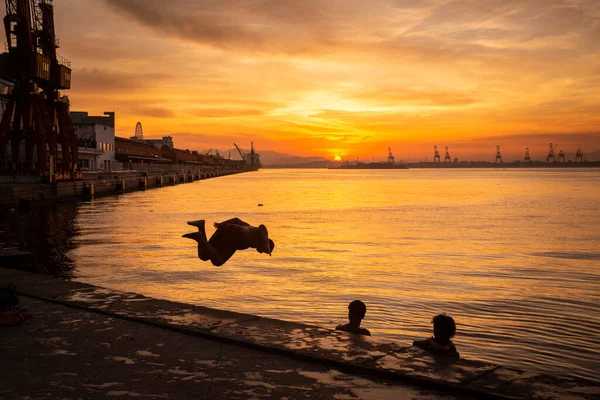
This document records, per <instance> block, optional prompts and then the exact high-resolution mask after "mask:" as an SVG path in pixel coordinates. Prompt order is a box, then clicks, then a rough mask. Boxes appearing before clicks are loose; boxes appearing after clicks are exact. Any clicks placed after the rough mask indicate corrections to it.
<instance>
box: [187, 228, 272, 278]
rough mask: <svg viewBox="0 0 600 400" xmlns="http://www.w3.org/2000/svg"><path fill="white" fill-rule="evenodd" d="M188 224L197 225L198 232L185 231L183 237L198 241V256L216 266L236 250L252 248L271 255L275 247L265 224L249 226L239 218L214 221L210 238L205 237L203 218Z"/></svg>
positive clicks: (221, 263) (223, 262)
mask: <svg viewBox="0 0 600 400" xmlns="http://www.w3.org/2000/svg"><path fill="white" fill-rule="evenodd" d="M188 225H192V226H195V227H197V228H198V232H194V233H186V234H185V235H183V237H184V238H188V239H193V240H195V241H196V242H198V258H200V259H201V260H202V261H208V260H210V261H211V262H212V263H213V265H215V266H217V267H220V266H221V265H223V264H225V262H226V261H227V260H229V259H230V258H231V256H232V255H233V254H234V253H235V252H236V251H237V250H246V249H249V248H253V249H256V251H258V252H259V253H266V254H268V255H271V252H272V251H273V249H274V248H275V243H273V241H272V240H271V239H269V232H268V231H267V227H266V226H264V225H259V226H258V227H255V226H251V225H250V224H248V223H246V222H244V221H242V220H241V219H239V218H232V219H228V220H227V221H223V222H215V223H214V226H215V228H217V230H216V231H215V233H213V235H212V236H211V238H210V240H208V239H207V238H206V231H205V229H204V226H205V222H204V220H203V219H201V220H198V221H188Z"/></svg>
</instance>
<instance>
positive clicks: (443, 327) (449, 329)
mask: <svg viewBox="0 0 600 400" xmlns="http://www.w3.org/2000/svg"><path fill="white" fill-rule="evenodd" d="M432 322H433V337H432V338H429V339H425V340H415V341H414V342H413V346H417V347H419V348H421V349H423V350H427V351H429V352H431V353H435V354H440V355H444V356H450V357H456V358H458V357H459V354H458V351H456V346H454V343H452V340H451V339H452V338H453V337H454V336H455V335H456V324H455V323H454V319H453V318H452V317H451V316H449V315H446V314H440V315H436V316H435V317H433V321H432Z"/></svg>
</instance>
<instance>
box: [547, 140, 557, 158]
mask: <svg viewBox="0 0 600 400" xmlns="http://www.w3.org/2000/svg"><path fill="white" fill-rule="evenodd" d="M557 147H558V144H552V143H550V148H549V150H548V155H547V156H546V162H548V163H549V162H552V163H553V162H554V150H556V148H557Z"/></svg>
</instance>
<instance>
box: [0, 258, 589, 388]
mask: <svg viewBox="0 0 600 400" xmlns="http://www.w3.org/2000/svg"><path fill="white" fill-rule="evenodd" d="M9 283H12V284H14V285H16V287H17V290H18V292H19V293H20V294H21V295H24V296H29V297H31V298H35V299H39V300H43V301H47V302H53V303H56V304H61V305H64V306H68V307H71V308H73V309H79V310H83V311H85V312H90V313H97V314H103V315H107V316H110V317H113V318H118V319H123V320H127V321H132V322H136V323H139V324H145V325H152V326H156V327H161V328H165V329H169V330H173V331H177V332H183V333H186V334H189V335H195V336H199V337H203V338H209V339H211V340H218V341H222V342H225V343H235V344H236V345H240V346H245V347H249V348H253V349H257V350H260V351H262V352H266V353H269V352H270V353H277V354H282V355H285V356H287V357H292V358H294V359H300V360H303V361H308V362H312V363H316V364H321V365H327V366H332V367H335V368H337V369H339V370H341V371H345V372H350V373H359V374H366V375H371V376H378V377H380V378H383V379H385V380H388V381H390V382H392V381H402V382H408V383H412V384H416V385H419V386H421V387H424V388H429V389H431V388H437V389H440V390H444V391H447V392H452V393H456V394H459V395H466V396H469V397H477V398H483V399H567V398H568V399H572V400H590V399H597V398H598V396H600V386H599V385H598V384H597V383H595V382H591V381H587V380H583V379H576V378H569V377H555V376H550V375H544V374H537V373H533V372H525V371H521V370H517V369H513V368H509V367H503V366H500V365H494V364H489V363H485V362H481V361H476V360H467V359H452V358H450V359H448V358H444V357H435V356H432V355H431V354H430V353H427V352H425V351H423V350H420V349H418V348H415V347H412V346H411V345H410V344H409V343H402V342H395V341H390V340H382V339H379V338H377V337H365V336H359V335H352V334H348V333H346V332H339V331H333V330H331V329H325V328H322V327H318V326H311V325H305V324H300V323H295V322H287V321H281V320H276V319H270V318H262V317H258V316H255V315H249V314H241V313H235V312H230V311H223V310H216V309H212V308H207V307H200V306H194V305H190V304H183V303H176V302H171V301H165V300H156V299H152V298H148V297H145V296H143V295H139V294H135V293H124V292H119V291H114V290H110V289H104V288H100V287H96V286H92V285H88V284H83V283H78V282H71V281H63V280H59V279H55V278H51V277H47V276H42V275H35V274H29V273H25V272H21V271H16V270H9V269H2V268H0V287H2V286H6V285H7V284H9ZM145 340H146V341H147V343H146V344H150V342H152V341H153V340H159V339H153V338H150V337H149V338H147V339H145ZM157 343H160V342H157ZM157 346H158V345H157Z"/></svg>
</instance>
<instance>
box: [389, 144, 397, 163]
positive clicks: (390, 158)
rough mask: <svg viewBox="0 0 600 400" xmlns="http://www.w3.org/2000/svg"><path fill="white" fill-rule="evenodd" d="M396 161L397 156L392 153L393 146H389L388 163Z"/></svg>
mask: <svg viewBox="0 0 600 400" xmlns="http://www.w3.org/2000/svg"><path fill="white" fill-rule="evenodd" d="M395 162H396V158H395V157H394V155H393V154H392V148H391V147H388V164H394V163H395Z"/></svg>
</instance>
